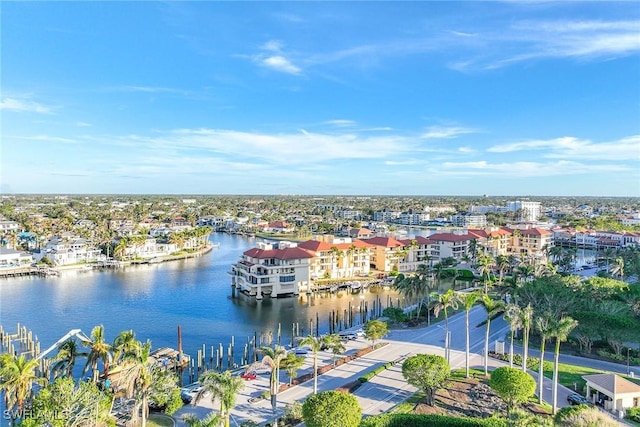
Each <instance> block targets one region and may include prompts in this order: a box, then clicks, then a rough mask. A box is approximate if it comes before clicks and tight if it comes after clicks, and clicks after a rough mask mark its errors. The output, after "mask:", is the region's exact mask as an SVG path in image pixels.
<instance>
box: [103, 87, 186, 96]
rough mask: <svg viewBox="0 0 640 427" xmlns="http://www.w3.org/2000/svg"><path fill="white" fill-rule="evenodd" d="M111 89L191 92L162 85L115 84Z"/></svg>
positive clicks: (179, 93)
mask: <svg viewBox="0 0 640 427" xmlns="http://www.w3.org/2000/svg"><path fill="white" fill-rule="evenodd" d="M113 90H116V91H120V92H142V93H173V94H177V95H190V94H191V93H192V92H191V91H189V90H184V89H178V88H172V87H162V86H136V85H124V86H117V87H115V88H113Z"/></svg>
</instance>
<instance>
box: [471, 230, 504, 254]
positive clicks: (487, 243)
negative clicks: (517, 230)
mask: <svg viewBox="0 0 640 427" xmlns="http://www.w3.org/2000/svg"><path fill="white" fill-rule="evenodd" d="M469 234H470V235H472V236H475V238H476V242H477V249H480V248H483V249H485V250H486V251H487V252H488V253H490V254H491V255H493V256H494V257H497V256H499V255H503V256H504V255H508V253H509V248H510V247H511V239H512V237H513V233H512V232H511V231H509V230H507V229H505V228H491V229H485V230H476V229H471V230H469Z"/></svg>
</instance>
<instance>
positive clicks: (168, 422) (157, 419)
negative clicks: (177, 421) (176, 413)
mask: <svg viewBox="0 0 640 427" xmlns="http://www.w3.org/2000/svg"><path fill="white" fill-rule="evenodd" d="M147 427H173V420H172V419H171V418H170V417H168V416H166V415H160V414H149V419H148V420H147Z"/></svg>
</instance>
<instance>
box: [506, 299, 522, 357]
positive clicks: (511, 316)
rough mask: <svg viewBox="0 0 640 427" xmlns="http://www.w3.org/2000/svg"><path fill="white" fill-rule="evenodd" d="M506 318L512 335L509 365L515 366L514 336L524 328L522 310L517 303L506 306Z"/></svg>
mask: <svg viewBox="0 0 640 427" xmlns="http://www.w3.org/2000/svg"><path fill="white" fill-rule="evenodd" d="M504 318H505V320H506V321H507V322H508V323H509V330H510V334H511V337H510V339H509V367H510V368H513V336H514V334H515V332H516V331H517V330H518V329H520V328H522V310H521V309H520V307H519V306H518V305H517V304H509V305H507V306H506V307H505V314H504Z"/></svg>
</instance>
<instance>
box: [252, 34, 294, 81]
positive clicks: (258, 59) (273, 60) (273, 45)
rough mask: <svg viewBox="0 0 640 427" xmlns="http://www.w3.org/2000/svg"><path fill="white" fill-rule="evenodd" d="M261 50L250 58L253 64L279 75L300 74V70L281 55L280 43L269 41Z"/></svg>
mask: <svg viewBox="0 0 640 427" xmlns="http://www.w3.org/2000/svg"><path fill="white" fill-rule="evenodd" d="M261 50H262V52H261V53H259V54H257V55H253V56H252V57H251V59H252V60H253V62H254V63H256V64H258V65H260V66H262V67H266V68H270V69H272V70H274V71H278V72H281V73H286V74H293V75H299V74H302V68H300V67H299V66H297V65H294V64H293V62H292V61H291V60H290V59H289V58H287V57H286V56H285V54H284V53H283V51H282V43H281V42H279V41H277V40H269V41H268V42H266V43H265V44H264V45H263V46H262V47H261Z"/></svg>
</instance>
